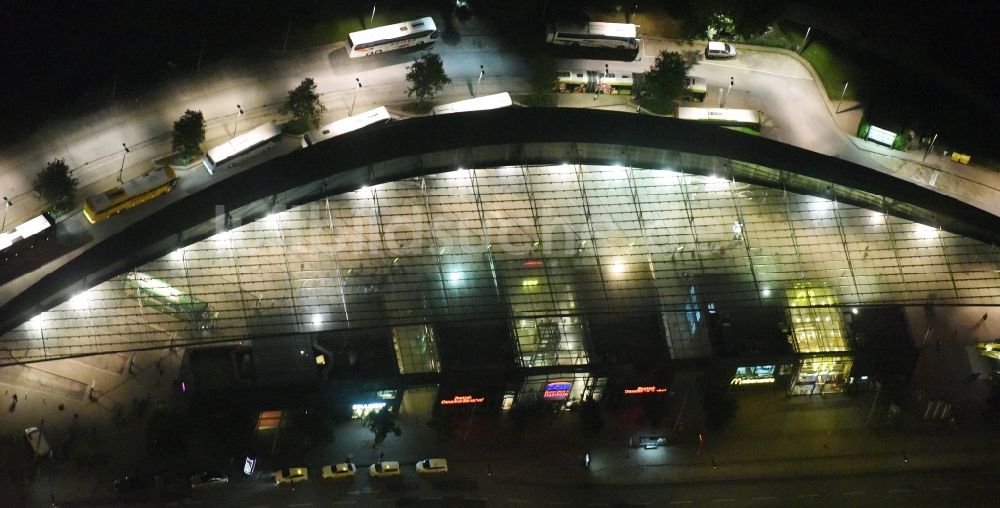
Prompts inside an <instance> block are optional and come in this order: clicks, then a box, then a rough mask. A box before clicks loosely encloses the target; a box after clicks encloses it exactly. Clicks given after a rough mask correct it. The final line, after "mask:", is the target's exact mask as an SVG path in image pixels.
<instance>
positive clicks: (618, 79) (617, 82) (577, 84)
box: [554, 70, 635, 95]
mask: <svg viewBox="0 0 1000 508" xmlns="http://www.w3.org/2000/svg"><path fill="white" fill-rule="evenodd" d="M634 87H635V81H634V80H633V77H632V73H631V72H619V71H614V72H608V73H607V74H605V73H603V72H600V71H580V70H577V71H559V72H557V73H556V82H555V87H554V90H555V91H556V92H559V93H606V94H616V95H632V90H633V88H634Z"/></svg>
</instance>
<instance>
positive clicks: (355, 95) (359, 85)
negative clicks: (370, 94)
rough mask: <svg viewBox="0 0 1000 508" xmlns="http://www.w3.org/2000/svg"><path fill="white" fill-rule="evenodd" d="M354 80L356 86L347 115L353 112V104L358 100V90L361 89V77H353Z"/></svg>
mask: <svg viewBox="0 0 1000 508" xmlns="http://www.w3.org/2000/svg"><path fill="white" fill-rule="evenodd" d="M354 81H357V83H358V87H357V88H355V89H354V100H352V101H351V110H350V111H348V112H347V116H351V115H353V114H354V104H355V103H356V102H358V90H361V79H359V78H354Z"/></svg>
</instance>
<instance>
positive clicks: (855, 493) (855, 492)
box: [844, 490, 865, 496]
mask: <svg viewBox="0 0 1000 508" xmlns="http://www.w3.org/2000/svg"><path fill="white" fill-rule="evenodd" d="M844 495H845V496H863V495H865V491H863V490H851V491H848V492H844Z"/></svg>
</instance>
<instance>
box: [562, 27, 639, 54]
mask: <svg viewBox="0 0 1000 508" xmlns="http://www.w3.org/2000/svg"><path fill="white" fill-rule="evenodd" d="M638 28H639V27H638V25H633V24H630V23H602V22H597V21H592V22H590V23H582V24H576V23H574V24H569V23H552V24H550V25H549V28H548V33H547V34H546V37H545V42H547V43H549V44H553V45H556V46H583V47H588V48H610V49H624V50H629V51H638V50H639V43H640V42H641V39H639V37H638Z"/></svg>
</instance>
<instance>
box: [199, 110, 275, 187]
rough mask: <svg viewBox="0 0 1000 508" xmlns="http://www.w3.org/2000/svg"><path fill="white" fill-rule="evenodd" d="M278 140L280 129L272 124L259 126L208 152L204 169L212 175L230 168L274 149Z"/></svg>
mask: <svg viewBox="0 0 1000 508" xmlns="http://www.w3.org/2000/svg"><path fill="white" fill-rule="evenodd" d="M280 139H281V129H279V128H278V126H277V125H275V124H274V123H273V122H268V123H266V124H264V125H260V126H258V127H256V128H255V129H253V130H252V131H250V132H245V133H243V134H240V135H239V136H236V137H235V138H233V139H230V140H229V141H226V142H225V143H223V144H221V145H219V146H217V147H215V148H213V149H211V150H209V151H208V154H206V155H205V159H204V164H205V169H207V170H208V174H210V175H213V174H215V170H216V169H224V168H228V167H232V166H233V165H235V164H236V163H238V162H240V161H242V160H244V159H246V158H248V157H252V156H254V155H257V154H259V153H261V152H264V151H266V150H269V149H271V148H274V146H275V145H277V143H278V141H279V140H280Z"/></svg>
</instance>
